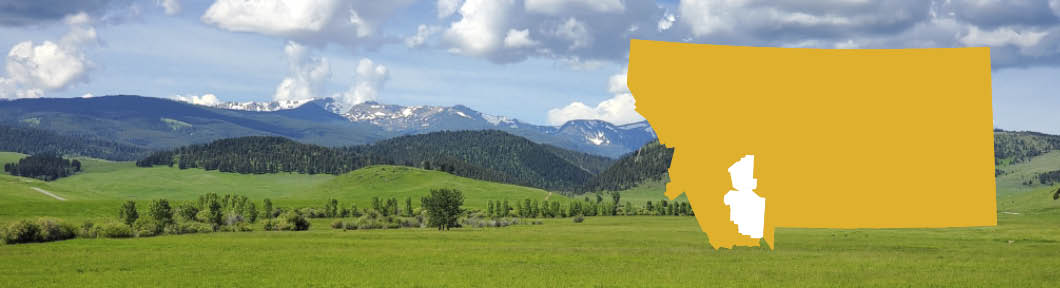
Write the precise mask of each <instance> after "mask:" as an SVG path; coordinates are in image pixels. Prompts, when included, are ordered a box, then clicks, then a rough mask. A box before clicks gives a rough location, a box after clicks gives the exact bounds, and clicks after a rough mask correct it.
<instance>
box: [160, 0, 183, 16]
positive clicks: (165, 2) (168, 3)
mask: <svg viewBox="0 0 1060 288" xmlns="http://www.w3.org/2000/svg"><path fill="white" fill-rule="evenodd" d="M155 5H158V6H159V7H162V9H163V10H165V12H166V15H177V14H179V13H180V11H181V7H180V0H155Z"/></svg>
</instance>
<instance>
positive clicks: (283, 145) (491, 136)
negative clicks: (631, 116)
mask: <svg viewBox="0 0 1060 288" xmlns="http://www.w3.org/2000/svg"><path fill="white" fill-rule="evenodd" d="M612 161H614V160H611V159H609V158H606V157H602V156H594V155H590V154H585V153H579V152H571V151H566V150H562V149H559V148H555V147H551V146H547V145H543V144H537V143H534V142H531V141H530V140H527V139H525V138H522V137H519V136H515V135H511V134H508V133H506V132H502V131H495V130H485V131H459V132H449V131H443V132H435V133H428V134H419V135H410V136H402V137H397V138H392V139H389V140H384V141H380V142H377V143H375V144H370V145H360V146H351V147H345V148H328V147H323V146H317V145H311V144H303V143H298V142H295V141H292V140H290V139H286V138H282V137H268V136H251V137H240V138H232V139H224V140H218V141H214V142H211V143H208V144H197V145H189V146H184V147H181V148H177V149H173V150H168V151H159V152H155V153H153V154H151V155H149V156H147V157H145V158H143V159H141V160H139V161H137V165H138V166H141V167H150V166H154V165H166V166H174V165H175V166H177V167H179V168H181V169H187V168H202V169H206V170H218V171H222V172H235V173H244V174H248V173H278V172H297V173H308V174H318V173H322V174H323V173H326V174H341V173H345V172H349V171H352V170H356V169H359V168H362V167H365V166H369V165H376V164H389V165H405V166H413V167H419V168H423V169H428V170H438V171H443V172H446V173H450V174H453V175H457V176H462V177H468V178H473V179H479V180H486V181H492V182H502V183H511V184H516V185H522V186H530V187H538V188H542V189H547V190H553V191H577V190H578V187H580V186H581V185H583V184H584V183H587V182H588V181H589V180H590V179H591V178H592V177H593V176H594V174H593V173H592V172H590V170H592V171H599V170H603V166H605V165H608V164H610V163H611V162H612ZM583 167H588V168H583Z"/></svg>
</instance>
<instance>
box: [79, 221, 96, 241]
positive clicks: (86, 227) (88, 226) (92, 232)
mask: <svg viewBox="0 0 1060 288" xmlns="http://www.w3.org/2000/svg"><path fill="white" fill-rule="evenodd" d="M98 235H99V226H96V224H93V223H92V221H85V223H81V230H78V231H77V236H78V237H81V238H96V237H97V236H98Z"/></svg>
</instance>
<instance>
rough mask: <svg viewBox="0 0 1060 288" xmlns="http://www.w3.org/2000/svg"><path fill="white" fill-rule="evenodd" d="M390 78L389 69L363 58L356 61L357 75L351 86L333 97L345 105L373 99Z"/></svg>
mask: <svg viewBox="0 0 1060 288" xmlns="http://www.w3.org/2000/svg"><path fill="white" fill-rule="evenodd" d="M389 79H390V71H388V70H387V68H386V66H383V65H382V64H375V63H374V62H372V60H371V59H368V58H363V59H361V62H359V63H357V75H356V79H354V82H353V86H350V89H349V90H347V91H346V92H343V93H342V94H336V95H334V96H333V97H334V98H336V99H338V100H339V101H340V102H342V103H343V104H345V105H347V106H351V105H356V104H360V103H364V102H367V101H374V100H376V99H377V98H378V97H379V91H380V90H382V89H383V85H384V84H386V81H387V80H389Z"/></svg>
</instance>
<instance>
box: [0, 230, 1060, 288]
mask: <svg viewBox="0 0 1060 288" xmlns="http://www.w3.org/2000/svg"><path fill="white" fill-rule="evenodd" d="M1056 216H1057V215H1049V217H1053V219H1055V217H1056ZM999 220H1000V221H999V222H1000V223H999V225H998V226H997V227H989V228H956V229H901V230H832V229H781V230H778V231H777V239H778V240H777V249H776V250H773V251H769V250H768V249H767V248H739V249H735V250H725V249H723V250H720V251H715V250H713V249H711V248H710V246H709V245H708V244H707V242H706V237H705V236H704V235H703V233H702V232H700V231H699V228H698V226H697V225H696V223H695V220H694V219H693V218H691V217H650V216H635V217H590V218H588V219H586V220H585V222H584V223H581V224H575V223H572V222H571V221H570V220H569V219H550V220H546V221H545V222H546V223H545V224H544V225H517V226H511V227H506V228H486V229H456V230H453V231H449V232H439V231H436V230H431V229H402V230H375V231H337V230H330V229H329V228H327V225H326V223H324V221H323V220H321V221H316V222H314V224H313V229H312V230H311V231H305V232H245V233H211V234H193V235H180V236H163V237H154V238H134V239H75V240H68V241H60V242H53V243H41V244H22V245H5V246H0V259H4V261H0V270H2V271H4V273H0V283H4V284H3V285H4V286H9V287H17V286H30V287H73V286H76V287H85V286H161V287H176V286H222V287H229V286H242V287H292V286H297V287H307V286H313V287H322V286H324V287H345V286H366V287H377V286H402V287H408V286H450V287H465V286H480V287H483V286H484V287H509V286H535V287H541V286H545V287H555V286H578V287H585V286H630V287H644V286H683V287H706V286H717V285H721V286H727V285H737V286H766V285H780V286H878V287H893V286H904V285H907V284H909V283H914V282H915V283H917V285H918V286H919V285H923V286H960V287H971V286H982V287H999V286H1019V287H1034V286H1038V287H1055V285H1056V284H1057V281H1058V280H1057V279H1058V278H1057V277H1056V274H1055V264H1056V259H1058V257H1060V243H1058V241H1060V227H1058V226H1057V225H1048V224H1047V223H1056V222H1055V221H1052V220H1049V219H1044V218H1043V216H1035V215H1001V216H1000V219H999Z"/></svg>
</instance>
